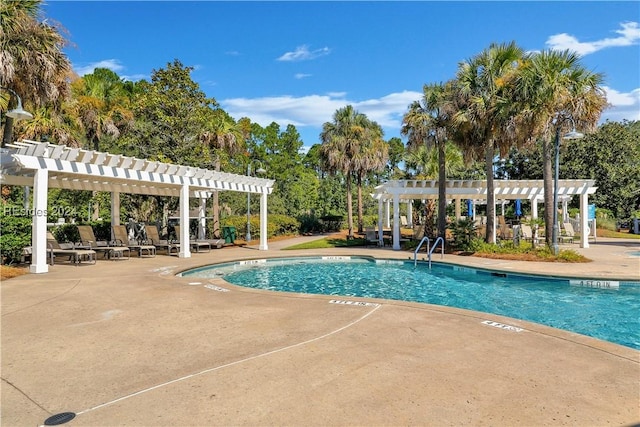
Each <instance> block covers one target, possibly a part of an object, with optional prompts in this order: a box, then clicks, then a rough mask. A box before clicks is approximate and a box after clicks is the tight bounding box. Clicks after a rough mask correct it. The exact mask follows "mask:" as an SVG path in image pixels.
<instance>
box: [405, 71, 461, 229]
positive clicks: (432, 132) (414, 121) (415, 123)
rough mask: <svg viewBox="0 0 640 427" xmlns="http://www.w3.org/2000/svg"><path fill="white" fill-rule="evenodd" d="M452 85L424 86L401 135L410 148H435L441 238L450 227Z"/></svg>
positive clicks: (411, 107)
mask: <svg viewBox="0 0 640 427" xmlns="http://www.w3.org/2000/svg"><path fill="white" fill-rule="evenodd" d="M452 85H453V83H452V82H449V83H447V84H444V83H437V84H430V85H424V86H423V88H422V98H421V99H420V101H415V102H413V103H412V104H411V105H410V106H409V111H408V112H407V113H406V114H405V115H404V117H403V121H402V128H401V130H400V132H401V133H402V134H403V135H407V136H408V137H409V141H408V142H409V147H410V148H415V147H417V146H418V145H425V146H426V147H428V148H431V147H434V148H435V149H436V152H437V154H438V174H437V176H438V236H440V237H443V238H444V236H445V233H446V227H447V221H446V216H447V173H446V155H445V147H446V143H447V127H450V126H451V125H452V123H451V114H452V113H453V111H452V110H451V108H450V106H451V105H452V104H451V97H452V96H453V92H452V90H453V86H452Z"/></svg>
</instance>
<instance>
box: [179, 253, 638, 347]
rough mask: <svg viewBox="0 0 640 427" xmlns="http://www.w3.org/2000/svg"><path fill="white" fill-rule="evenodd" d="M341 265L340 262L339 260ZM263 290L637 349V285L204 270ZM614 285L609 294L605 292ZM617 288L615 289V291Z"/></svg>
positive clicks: (367, 272)
mask: <svg viewBox="0 0 640 427" xmlns="http://www.w3.org/2000/svg"><path fill="white" fill-rule="evenodd" d="M336 258H339V259H336ZM182 275H183V276H188V277H201V278H212V277H224V279H225V280H226V281H228V282H229V283H233V284H236V285H240V286H246V287H251V288H258V289H267V290H273V291H287V292H299V293H310V294H325V295H340V296H346V297H368V298H386V299H394V300H403V301H414V302H422V303H428V304H437V305H444V306H450V307H458V308H465V309H469V310H475V311H481V312H486V313H495V314H499V315H503V316H509V317H513V318H516V319H521V320H527V321H531V322H536V323H540V324H544V325H548V326H552V327H555V328H560V329H564V330H568V331H573V332H577V333H580V334H584V335H589V336H592V337H595V338H599V339H602V340H606V341H610V342H614V343H618V344H621V345H624V346H627V347H631V348H635V349H640V283H637V282H589V281H581V280H571V281H570V280H569V279H559V278H558V279H554V278H545V277H539V276H525V275H514V274H511V273H507V274H505V273H499V272H491V271H485V270H476V269H470V268H464V267H453V266H448V265H438V264H434V265H433V267H432V268H431V269H429V268H428V266H427V265H425V264H423V263H419V264H418V265H417V266H414V264H413V262H405V261H392V260H372V259H369V258H358V257H325V259H323V258H289V259H279V260H254V261H246V262H242V261H241V262H238V263H230V264H220V265H215V266H209V267H203V268H199V269H195V270H190V271H187V272H184V273H182ZM607 285H609V286H612V287H611V288H606V286H607ZM616 286H617V287H616Z"/></svg>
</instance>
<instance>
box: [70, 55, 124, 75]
mask: <svg viewBox="0 0 640 427" xmlns="http://www.w3.org/2000/svg"><path fill="white" fill-rule="evenodd" d="M96 68H108V69H109V70H111V71H113V72H115V73H118V72H119V71H122V70H124V66H123V65H122V64H120V61H118V60H117V59H104V60H102V61H98V62H92V63H90V64H87V65H84V66H78V67H75V66H74V70H75V72H76V73H77V74H78V75H79V76H84V75H85V74H91V73H93V70H95V69H96Z"/></svg>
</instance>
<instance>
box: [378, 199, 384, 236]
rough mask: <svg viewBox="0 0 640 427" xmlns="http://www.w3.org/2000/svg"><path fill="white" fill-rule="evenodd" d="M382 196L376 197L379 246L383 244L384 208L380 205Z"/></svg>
mask: <svg viewBox="0 0 640 427" xmlns="http://www.w3.org/2000/svg"><path fill="white" fill-rule="evenodd" d="M382 203H383V201H382V197H380V198H379V199H378V245H379V246H380V247H383V246H384V236H383V233H382V213H383V210H384V207H383V206H382Z"/></svg>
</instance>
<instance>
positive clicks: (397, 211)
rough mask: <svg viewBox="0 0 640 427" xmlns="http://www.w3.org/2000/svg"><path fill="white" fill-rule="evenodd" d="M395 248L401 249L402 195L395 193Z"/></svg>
mask: <svg viewBox="0 0 640 427" xmlns="http://www.w3.org/2000/svg"><path fill="white" fill-rule="evenodd" d="M393 250H394V251H398V250H400V195H399V194H394V195H393Z"/></svg>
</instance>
